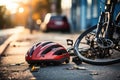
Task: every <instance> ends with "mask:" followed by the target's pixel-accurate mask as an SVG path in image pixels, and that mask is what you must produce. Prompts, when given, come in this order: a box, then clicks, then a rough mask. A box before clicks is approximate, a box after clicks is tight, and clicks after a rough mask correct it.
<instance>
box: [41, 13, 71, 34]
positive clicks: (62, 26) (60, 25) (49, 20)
mask: <svg viewBox="0 0 120 80" xmlns="http://www.w3.org/2000/svg"><path fill="white" fill-rule="evenodd" d="M40 30H41V31H43V32H47V31H50V30H55V31H62V32H66V31H67V32H69V31H70V24H69V22H68V19H67V17H66V16H64V15H53V14H50V13H48V14H46V16H45V19H44V21H43V23H42V24H41V26H40Z"/></svg>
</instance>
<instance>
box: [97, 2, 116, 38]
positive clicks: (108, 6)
mask: <svg viewBox="0 0 120 80" xmlns="http://www.w3.org/2000/svg"><path fill="white" fill-rule="evenodd" d="M116 2H117V0H106V2H105V12H101V15H100V17H99V21H98V24H97V29H96V40H97V39H98V38H99V37H101V36H99V34H100V31H101V30H102V28H103V27H104V28H105V33H104V34H103V35H102V37H104V38H106V39H111V37H112V35H113V34H112V33H111V30H113V28H114V27H112V25H113V13H114V8H115V4H116ZM103 20H104V21H103ZM103 24H104V25H103Z"/></svg>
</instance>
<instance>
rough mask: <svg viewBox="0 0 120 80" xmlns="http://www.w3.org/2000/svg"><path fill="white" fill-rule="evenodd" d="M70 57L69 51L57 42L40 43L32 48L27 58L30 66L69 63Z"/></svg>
mask: <svg viewBox="0 0 120 80" xmlns="http://www.w3.org/2000/svg"><path fill="white" fill-rule="evenodd" d="M69 59H70V55H69V53H68V52H67V50H66V49H65V48H64V47H63V46H62V45H60V44H58V43H55V42H49V41H47V42H40V43H38V44H36V45H34V46H33V47H32V48H30V49H29V50H28V52H27V54H26V56H25V60H26V61H27V62H28V63H29V64H36V63H51V62H53V63H57V64H60V63H63V62H66V63H69Z"/></svg>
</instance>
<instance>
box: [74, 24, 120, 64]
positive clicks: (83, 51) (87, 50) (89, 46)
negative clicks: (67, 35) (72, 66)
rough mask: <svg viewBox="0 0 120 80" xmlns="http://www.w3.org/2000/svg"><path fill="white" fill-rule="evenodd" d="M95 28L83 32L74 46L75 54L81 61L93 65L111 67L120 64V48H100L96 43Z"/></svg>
mask: <svg viewBox="0 0 120 80" xmlns="http://www.w3.org/2000/svg"><path fill="white" fill-rule="evenodd" d="M96 28H97V26H93V27H91V28H89V29H87V30H86V31H85V32H83V33H82V34H81V35H80V36H79V37H78V38H77V40H76V42H75V44H74V53H75V54H76V55H77V56H78V57H79V58H80V60H81V61H83V62H85V63H88V64H93V65H109V64H114V63H118V62H120V52H119V51H120V46H119V45H114V46H111V47H108V48H103V47H100V46H99V45H98V44H97V42H96V41H95V31H96Z"/></svg>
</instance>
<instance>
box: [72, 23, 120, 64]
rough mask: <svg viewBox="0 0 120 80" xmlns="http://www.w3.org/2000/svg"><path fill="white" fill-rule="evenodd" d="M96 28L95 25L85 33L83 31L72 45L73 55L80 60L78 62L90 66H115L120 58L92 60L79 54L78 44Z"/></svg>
mask: <svg viewBox="0 0 120 80" xmlns="http://www.w3.org/2000/svg"><path fill="white" fill-rule="evenodd" d="M96 28H97V25H95V26H93V27H90V28H89V29H87V30H86V31H84V32H83V33H82V34H81V35H80V36H79V37H78V38H77V40H76V41H75V44H74V53H75V54H76V56H78V57H79V58H80V60H81V61H82V62H85V63H88V64H92V65H110V64H115V63H119V62H120V57H119V58H117V59H110V60H102V59H100V60H92V59H89V58H86V57H85V56H83V55H82V52H80V50H79V49H80V48H79V44H80V43H81V41H82V39H83V38H84V37H85V36H86V35H87V34H88V33H90V32H92V31H93V30H95V29H96Z"/></svg>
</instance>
